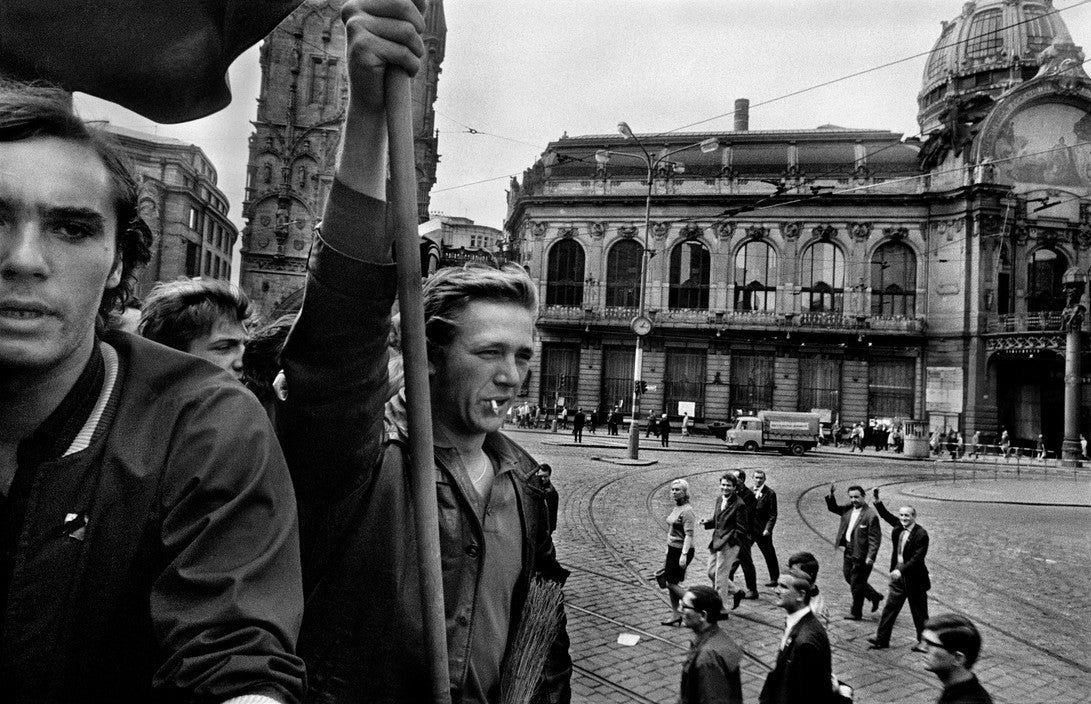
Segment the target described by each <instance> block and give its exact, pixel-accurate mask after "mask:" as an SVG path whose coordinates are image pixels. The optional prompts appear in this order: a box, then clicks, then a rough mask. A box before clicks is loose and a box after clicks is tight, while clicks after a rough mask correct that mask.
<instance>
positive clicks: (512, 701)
mask: <svg viewBox="0 0 1091 704" xmlns="http://www.w3.org/2000/svg"><path fill="white" fill-rule="evenodd" d="M563 613H564V591H563V590H562V589H561V585H560V584H558V583H556V582H553V581H550V580H546V579H542V578H541V577H535V578H534V579H533V580H532V581H531V583H530V591H528V592H527V600H526V603H525V604H524V605H523V613H522V616H521V618H520V620H519V629H518V630H517V631H516V633H515V640H514V641H512V643H511V645H510V646H509V647H508V656H507V660H506V662H505V664H504V672H503V673H502V675H501V677H500V701H501V703H502V704H530V701H531V698H532V697H533V696H534V692H535V690H536V689H537V688H538V683H539V682H540V681H541V679H542V670H543V668H544V667H545V661H546V656H547V654H548V653H549V648H550V646H551V645H553V641H554V640H556V638H557V632H558V631H559V630H560V626H561V616H562V614H563Z"/></svg>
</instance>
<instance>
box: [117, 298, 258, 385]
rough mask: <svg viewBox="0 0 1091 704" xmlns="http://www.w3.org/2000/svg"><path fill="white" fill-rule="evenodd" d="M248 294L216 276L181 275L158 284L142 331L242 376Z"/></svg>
mask: <svg viewBox="0 0 1091 704" xmlns="http://www.w3.org/2000/svg"><path fill="white" fill-rule="evenodd" d="M249 317H250V299H249V298H248V297H247V296H246V294H245V293H243V292H242V290H241V289H239V287H237V286H234V285H232V284H228V283H225V282H223V281H218V280H216V279H200V278H197V279H181V280H179V281H164V282H161V283H158V284H156V285H155V287H154V288H152V290H151V293H149V294H148V297H147V299H145V301H144V307H143V309H142V311H141V314H140V327H139V328H138V330H139V332H140V334H141V335H143V336H144V337H146V338H148V339H149V340H153V341H155V342H158V343H159V344H162V345H166V346H167V347H170V348H172V349H176V350H179V351H181V352H186V353H188V354H192V355H194V356H196V357H200V358H201V359H203V360H205V361H206V362H211V363H212V364H215V365H216V366H217V367H219V368H220V369H224V370H226V371H229V372H231V373H232V374H234V375H235V377H236V378H239V379H241V378H242V372H243V363H242V359H243V353H244V352H245V351H246V339H247V332H246V324H245V323H246V319H247V318H249Z"/></svg>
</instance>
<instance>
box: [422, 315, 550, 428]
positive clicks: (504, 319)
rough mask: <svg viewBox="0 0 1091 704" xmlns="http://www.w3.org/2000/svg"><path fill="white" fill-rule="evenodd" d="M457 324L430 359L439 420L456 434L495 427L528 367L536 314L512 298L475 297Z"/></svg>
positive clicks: (435, 408) (498, 425)
mask: <svg viewBox="0 0 1091 704" xmlns="http://www.w3.org/2000/svg"><path fill="white" fill-rule="evenodd" d="M456 324H457V326H458V331H457V332H456V333H455V336H454V339H453V340H451V342H450V343H449V344H448V345H447V346H446V348H444V349H442V350H440V351H438V353H437V354H436V355H435V358H434V359H433V360H432V368H433V369H434V370H435V376H434V377H433V379H432V412H433V414H434V416H435V423H436V424H437V425H438V426H440V427H441V428H443V429H444V430H445V431H446V432H447V433H451V434H453V435H454V436H457V437H470V436H475V435H483V434H485V433H491V432H494V431H496V430H499V429H500V426H501V425H502V424H503V421H504V418H505V414H506V413H507V412H508V408H509V407H510V405H511V403H512V402H513V400H514V398H515V394H516V392H518V390H519V386H520V385H521V384H522V383H523V379H525V378H526V375H527V370H528V369H529V368H530V359H531V357H532V356H533V353H534V319H533V317H532V316H531V313H530V311H528V310H527V309H525V308H523V307H521V306H519V305H516V304H514V303H494V302H491V301H474V302H472V303H470V304H469V305H468V306H466V308H465V310H463V311H462V313H461V314H460V315H459V316H458V319H457V321H456ZM492 401H496V404H497V408H496V409H495V410H494V409H493V406H492Z"/></svg>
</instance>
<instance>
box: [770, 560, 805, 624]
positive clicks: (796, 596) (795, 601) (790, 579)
mask: <svg viewBox="0 0 1091 704" xmlns="http://www.w3.org/2000/svg"><path fill="white" fill-rule="evenodd" d="M775 591H776V597H777V606H779V607H780V608H782V609H784V610H785V611H787V612H788V613H790V614H794V613H795V612H796V611H799V610H800V609H802V608H804V607H805V606H808V605H809V604H810V603H811V595H812V594H813V593H814V583H813V582H812V581H811V578H810V576H809V575H808V574H807V573H806V572H803V571H802V570H799V569H796V568H789V569H787V570H785V571H784V572H781V573H780V577H778V578H777V586H776V587H775Z"/></svg>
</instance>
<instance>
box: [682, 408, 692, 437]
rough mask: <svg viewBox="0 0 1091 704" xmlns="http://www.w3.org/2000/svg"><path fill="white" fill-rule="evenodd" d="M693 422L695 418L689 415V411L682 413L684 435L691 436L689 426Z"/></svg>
mask: <svg viewBox="0 0 1091 704" xmlns="http://www.w3.org/2000/svg"><path fill="white" fill-rule="evenodd" d="M692 423H693V420H692V419H691V418H690V417H689V411H686V412H685V413H683V414H682V437H684V438H688V437H689V426H690V424H692Z"/></svg>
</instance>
